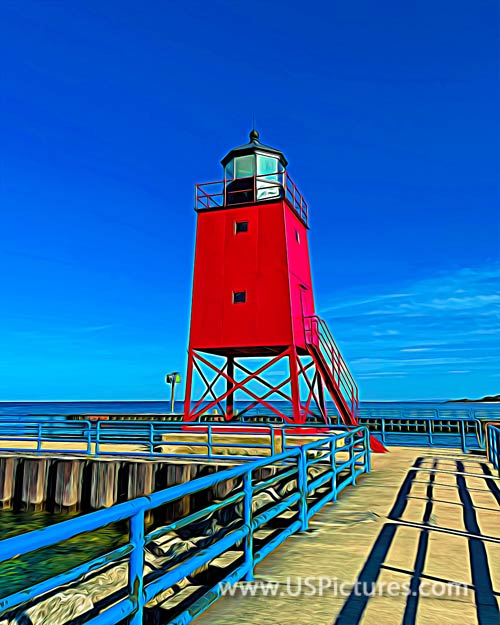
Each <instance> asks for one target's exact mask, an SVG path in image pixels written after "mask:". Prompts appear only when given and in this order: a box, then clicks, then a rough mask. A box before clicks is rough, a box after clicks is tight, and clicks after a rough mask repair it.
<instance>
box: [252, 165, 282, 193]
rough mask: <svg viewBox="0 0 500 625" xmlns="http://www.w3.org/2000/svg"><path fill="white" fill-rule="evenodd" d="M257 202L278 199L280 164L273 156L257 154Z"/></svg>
mask: <svg viewBox="0 0 500 625" xmlns="http://www.w3.org/2000/svg"><path fill="white" fill-rule="evenodd" d="M256 156H257V185H256V186H257V200H268V199H271V198H274V197H279V195H280V191H281V181H280V175H279V169H280V163H279V160H278V159H277V158H275V157H274V156H267V155H264V154H257V155H256Z"/></svg>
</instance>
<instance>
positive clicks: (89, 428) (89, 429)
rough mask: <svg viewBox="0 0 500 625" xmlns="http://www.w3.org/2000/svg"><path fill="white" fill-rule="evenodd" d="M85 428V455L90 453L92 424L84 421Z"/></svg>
mask: <svg viewBox="0 0 500 625" xmlns="http://www.w3.org/2000/svg"><path fill="white" fill-rule="evenodd" d="M85 426H86V428H87V453H88V454H89V456H90V454H91V453H92V423H90V421H85Z"/></svg>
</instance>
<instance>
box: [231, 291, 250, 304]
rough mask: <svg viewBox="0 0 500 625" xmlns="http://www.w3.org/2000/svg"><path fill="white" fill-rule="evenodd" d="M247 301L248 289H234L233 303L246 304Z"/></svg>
mask: <svg viewBox="0 0 500 625" xmlns="http://www.w3.org/2000/svg"><path fill="white" fill-rule="evenodd" d="M246 301H247V292H246V291H233V304H244V303H245V302H246Z"/></svg>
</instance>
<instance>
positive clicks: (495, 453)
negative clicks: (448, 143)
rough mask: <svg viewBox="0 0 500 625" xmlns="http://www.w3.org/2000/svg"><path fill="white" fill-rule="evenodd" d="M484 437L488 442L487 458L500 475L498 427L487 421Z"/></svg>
mask: <svg viewBox="0 0 500 625" xmlns="http://www.w3.org/2000/svg"><path fill="white" fill-rule="evenodd" d="M486 439H487V442H488V444H487V450H488V460H489V461H490V462H491V464H492V465H493V466H494V467H495V469H496V470H497V471H498V475H500V427H499V426H498V425H493V424H492V423H488V425H487V426H486Z"/></svg>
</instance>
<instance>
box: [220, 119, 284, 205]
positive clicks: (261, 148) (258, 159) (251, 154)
mask: <svg viewBox="0 0 500 625" xmlns="http://www.w3.org/2000/svg"><path fill="white" fill-rule="evenodd" d="M249 139H250V141H249V143H245V144H244V145H240V146H239V147H237V148H233V149H232V150H231V151H230V152H228V153H227V154H226V156H225V157H224V158H223V159H222V161H221V164H222V166H223V167H224V180H225V182H226V205H228V204H229V205H231V204H233V205H234V204H243V203H248V202H255V201H264V200H272V199H276V198H279V197H282V195H283V188H282V174H283V172H284V171H285V168H286V166H287V165H288V161H287V160H286V158H285V155H284V154H283V152H281V151H280V150H277V149H276V148H272V147H271V146H269V145H265V144H264V143H261V142H260V141H259V133H258V132H257V131H256V130H255V129H253V130H252V131H251V132H250V135H249Z"/></svg>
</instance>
